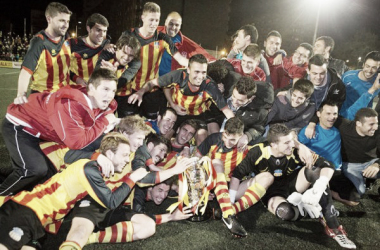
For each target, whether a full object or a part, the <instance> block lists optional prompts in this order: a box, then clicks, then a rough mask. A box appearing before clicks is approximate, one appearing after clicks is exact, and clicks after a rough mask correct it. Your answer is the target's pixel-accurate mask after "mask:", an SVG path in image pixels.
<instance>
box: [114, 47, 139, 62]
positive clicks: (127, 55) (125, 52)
mask: <svg viewBox="0 0 380 250" xmlns="http://www.w3.org/2000/svg"><path fill="white" fill-rule="evenodd" d="M134 58H135V52H134V51H133V49H132V48H131V47H129V46H127V45H125V46H124V47H123V48H122V49H118V50H116V60H117V61H118V62H119V64H120V65H123V66H126V65H127V64H128V63H130V62H131V61H132V60H133V59H134Z"/></svg>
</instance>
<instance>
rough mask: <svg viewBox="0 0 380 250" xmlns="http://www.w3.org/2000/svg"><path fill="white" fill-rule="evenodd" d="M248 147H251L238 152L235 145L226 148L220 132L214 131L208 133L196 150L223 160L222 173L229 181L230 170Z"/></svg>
mask: <svg viewBox="0 0 380 250" xmlns="http://www.w3.org/2000/svg"><path fill="white" fill-rule="evenodd" d="M250 148H252V147H248V148H247V149H246V150H244V151H243V152H239V151H238V149H237V147H233V148H226V147H225V146H224V143H223V140H222V133H215V134H211V135H209V136H208V137H207V138H206V139H205V140H204V141H203V142H202V144H201V145H199V147H198V152H199V153H201V154H202V155H203V156H208V157H210V159H211V160H213V159H220V160H221V161H222V162H224V175H225V177H226V180H227V181H230V179H231V176H232V171H233V170H234V169H235V168H236V166H237V165H239V164H240V162H241V161H242V160H243V159H244V158H245V156H246V155H247V154H248V151H249V149H250Z"/></svg>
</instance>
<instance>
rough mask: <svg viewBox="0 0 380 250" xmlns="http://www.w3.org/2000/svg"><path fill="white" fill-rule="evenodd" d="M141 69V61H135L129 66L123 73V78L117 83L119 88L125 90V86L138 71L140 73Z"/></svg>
mask: <svg viewBox="0 0 380 250" xmlns="http://www.w3.org/2000/svg"><path fill="white" fill-rule="evenodd" d="M140 67H141V61H140V60H137V59H135V60H133V61H131V62H130V63H129V64H128V68H127V69H126V70H125V71H124V72H123V74H122V75H121V77H120V78H119V80H118V82H117V88H118V89H119V88H123V87H125V85H126V84H127V83H128V82H130V81H131V80H132V79H133V77H135V75H136V74H137V71H139V69H140Z"/></svg>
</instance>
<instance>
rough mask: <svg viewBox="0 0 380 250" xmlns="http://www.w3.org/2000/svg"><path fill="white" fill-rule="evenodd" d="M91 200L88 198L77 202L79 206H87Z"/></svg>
mask: <svg viewBox="0 0 380 250" xmlns="http://www.w3.org/2000/svg"><path fill="white" fill-rule="evenodd" d="M90 204H91V202H90V201H89V200H82V201H81V202H80V204H79V207H89V206H90Z"/></svg>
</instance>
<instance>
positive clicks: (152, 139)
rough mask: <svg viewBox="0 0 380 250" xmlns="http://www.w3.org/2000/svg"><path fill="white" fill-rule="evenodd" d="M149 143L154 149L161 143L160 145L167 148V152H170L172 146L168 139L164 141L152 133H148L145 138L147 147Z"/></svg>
mask: <svg viewBox="0 0 380 250" xmlns="http://www.w3.org/2000/svg"><path fill="white" fill-rule="evenodd" d="M150 142H151V143H153V145H154V146H155V147H156V146H158V145H160V144H161V143H162V144H164V145H165V146H166V147H167V148H168V150H167V152H171V151H172V144H171V143H170V141H169V139H166V138H165V137H164V136H162V135H157V134H154V133H150V134H149V135H148V136H147V139H146V144H147V145H148V143H150Z"/></svg>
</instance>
